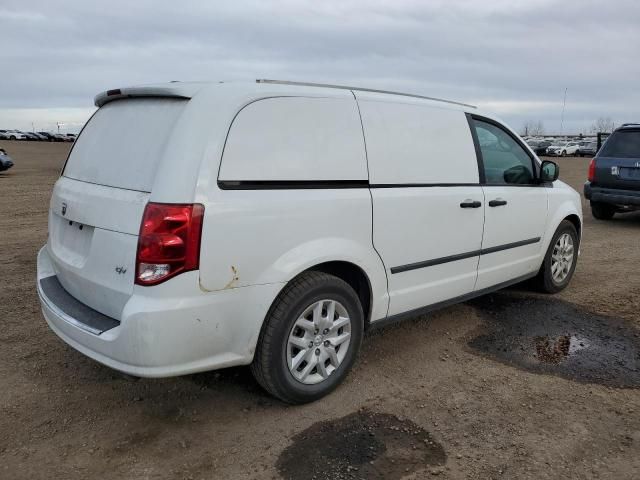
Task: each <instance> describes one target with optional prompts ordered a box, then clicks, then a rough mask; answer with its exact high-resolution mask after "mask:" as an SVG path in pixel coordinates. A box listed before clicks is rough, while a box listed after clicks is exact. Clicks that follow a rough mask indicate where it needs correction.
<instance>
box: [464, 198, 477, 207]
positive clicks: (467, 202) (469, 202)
mask: <svg viewBox="0 0 640 480" xmlns="http://www.w3.org/2000/svg"><path fill="white" fill-rule="evenodd" d="M481 206H482V203H480V202H479V201H477V200H471V199H469V198H467V199H466V200H465V201H464V202H462V203H461V204H460V208H480V207H481Z"/></svg>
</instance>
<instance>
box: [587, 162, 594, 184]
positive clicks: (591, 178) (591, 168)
mask: <svg viewBox="0 0 640 480" xmlns="http://www.w3.org/2000/svg"><path fill="white" fill-rule="evenodd" d="M587 178H588V180H589V181H590V182H593V181H594V180H595V178H596V159H595V158H592V159H591V161H590V162H589V174H588V175H587Z"/></svg>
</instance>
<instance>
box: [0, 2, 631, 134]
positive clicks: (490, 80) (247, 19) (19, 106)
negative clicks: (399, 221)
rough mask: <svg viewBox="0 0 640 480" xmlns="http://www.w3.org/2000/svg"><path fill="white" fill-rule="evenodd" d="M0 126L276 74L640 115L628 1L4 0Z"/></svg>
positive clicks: (543, 111) (494, 105) (552, 125)
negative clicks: (119, 97)
mask: <svg viewBox="0 0 640 480" xmlns="http://www.w3.org/2000/svg"><path fill="white" fill-rule="evenodd" d="M0 38H1V39H2V41H1V43H0V68H1V70H0V72H1V73H0V128H20V129H29V130H30V129H31V124H32V122H34V123H35V127H36V128H37V129H38V130H40V129H47V130H53V129H55V126H56V122H62V123H64V124H65V126H64V127H63V128H62V130H64V131H77V130H79V128H80V127H81V126H82V124H83V123H84V121H86V119H87V118H88V116H89V115H90V113H91V112H92V111H93V97H94V95H95V94H96V93H98V92H100V91H102V90H106V89H110V88H115V87H120V86H127V85H135V84H144V83H151V82H159V81H160V82H161V81H169V80H204V79H211V80H239V79H255V78H279V79H290V80H300V81H314V82H327V83H341V84H348V85H358V86H365V87H370V88H381V89H388V90H400V91H407V92H412V93H418V94H424V95H428V96H437V97H444V98H451V99H455V100H460V101H464V102H469V103H474V104H478V105H480V106H482V107H484V108H487V109H490V110H492V111H494V112H496V113H497V114H499V115H500V116H501V117H502V118H504V119H505V120H506V121H507V122H508V123H509V124H510V125H511V126H513V127H515V128H517V129H518V130H520V129H521V127H522V125H523V124H524V123H525V122H526V121H538V120H540V121H542V122H543V123H544V126H545V130H546V131H547V133H555V132H559V131H560V123H561V112H562V103H563V96H564V92H565V88H566V89H567V102H566V109H565V113H564V132H569V133H573V132H580V131H587V130H588V129H589V127H590V126H591V125H592V124H593V122H594V121H595V120H596V119H597V118H598V117H611V118H612V119H613V120H614V121H615V122H617V123H622V122H625V121H632V120H636V121H640V88H638V79H640V51H639V50H638V48H639V46H640V2H638V1H637V0H609V1H606V2H604V1H602V0H599V1H590V0H558V1H554V0H526V1H525V0H521V1H518V0H467V1H453V0H449V1H447V0H429V1H427V0H423V1H417V0H416V1H400V0H393V1H391V0H387V1H379V0H338V1H332V0H331V1H330V0H315V1H302V0H299V1H293V0H279V1H268V0H263V1H241V0H234V1H232V2H223V1H208V0H200V1H190V0H184V1H181V2H178V1H175V0H173V1H152V0H137V1H133V0H128V1H120V0H109V1H108V2H93V1H86V0H67V1H65V0H58V1H55V2H52V1H50V0H29V1H24V0H19V1H18V0H1V1H0Z"/></svg>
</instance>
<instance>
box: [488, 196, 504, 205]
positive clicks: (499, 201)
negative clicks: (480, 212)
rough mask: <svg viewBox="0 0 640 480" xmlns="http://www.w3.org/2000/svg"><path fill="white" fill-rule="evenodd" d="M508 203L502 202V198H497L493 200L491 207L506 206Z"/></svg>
mask: <svg viewBox="0 0 640 480" xmlns="http://www.w3.org/2000/svg"><path fill="white" fill-rule="evenodd" d="M506 204H507V201H506V200H502V199H501V198H496V199H495V200H491V201H490V202H489V206H490V207H501V206H503V205H506Z"/></svg>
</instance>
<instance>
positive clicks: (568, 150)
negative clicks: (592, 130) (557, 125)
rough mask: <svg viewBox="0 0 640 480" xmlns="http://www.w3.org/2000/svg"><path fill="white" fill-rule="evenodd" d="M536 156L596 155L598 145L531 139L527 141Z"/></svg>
mask: <svg viewBox="0 0 640 480" xmlns="http://www.w3.org/2000/svg"><path fill="white" fill-rule="evenodd" d="M527 143H528V144H529V146H530V147H531V148H532V149H533V151H534V152H536V155H549V156H557V157H566V156H568V155H575V156H580V157H584V156H585V155H595V154H596V151H597V143H596V142H595V141H594V140H558V139H553V140H549V139H539V138H531V139H528V140H527Z"/></svg>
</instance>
